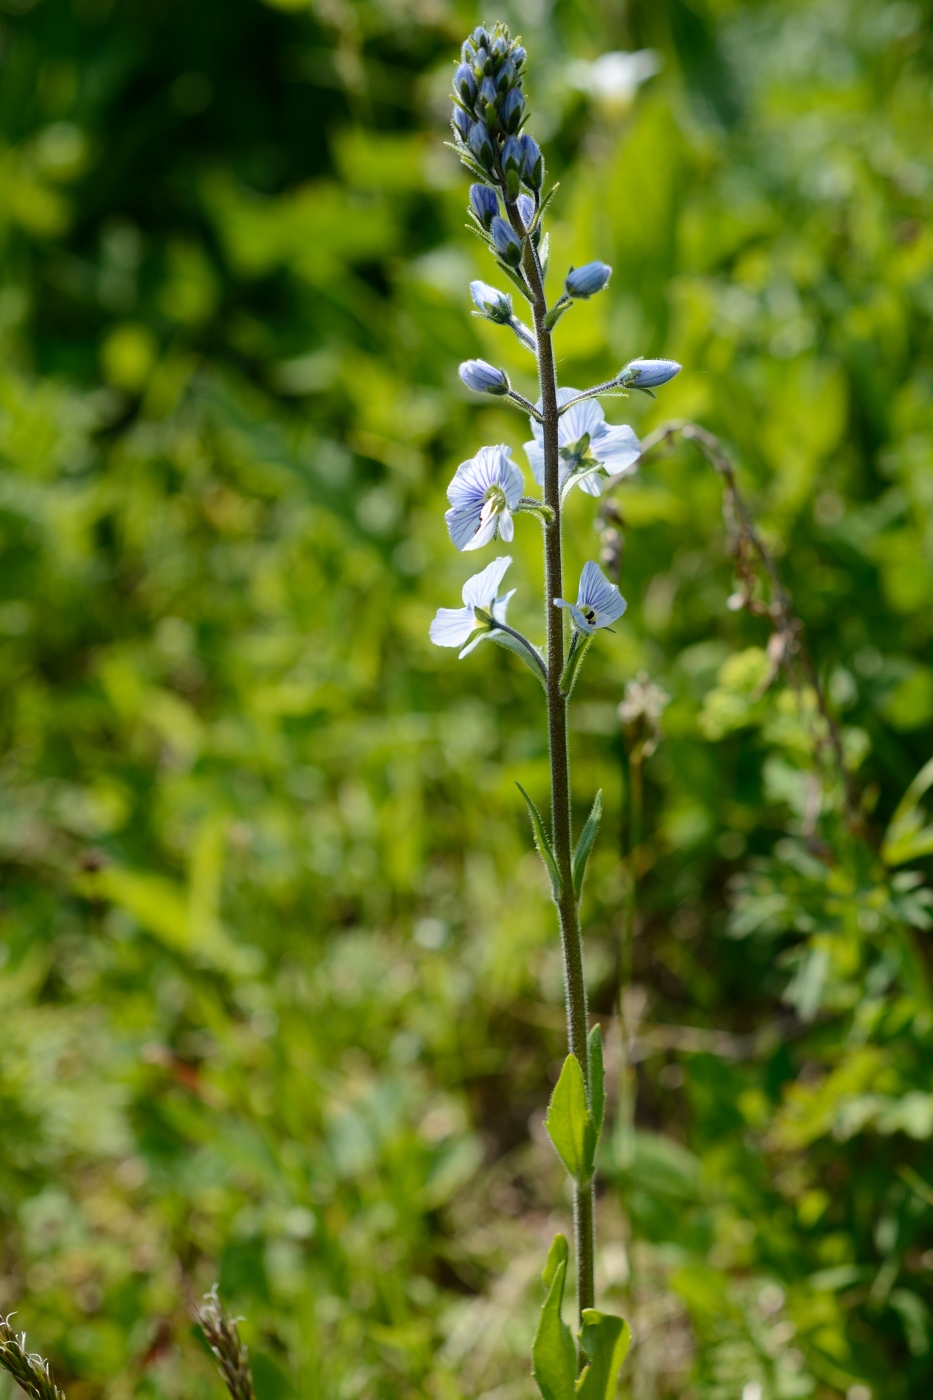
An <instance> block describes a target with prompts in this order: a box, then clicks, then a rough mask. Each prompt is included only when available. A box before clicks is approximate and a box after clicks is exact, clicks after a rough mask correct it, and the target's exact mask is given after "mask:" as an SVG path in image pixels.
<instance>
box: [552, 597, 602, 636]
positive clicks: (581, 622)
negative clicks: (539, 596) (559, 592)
mask: <svg viewBox="0 0 933 1400" xmlns="http://www.w3.org/2000/svg"><path fill="white" fill-rule="evenodd" d="M554 606H555V608H566V609H567V611H568V612H569V613H570V616H571V617H572V618H573V620H574V624H575V625H576V626H577V627H578V628H579V629H580V631H581V632H595V631H596V628H595V627H594V626H593V624H592V623H591V622H587V620H586V618H585V617H584V616H583V614H582V612H581V611H580V609H579V608H578V607H577V605H576V603H567V602H565V601H564V599H563V598H555V599H554Z"/></svg>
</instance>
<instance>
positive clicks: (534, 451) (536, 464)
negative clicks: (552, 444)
mask: <svg viewBox="0 0 933 1400" xmlns="http://www.w3.org/2000/svg"><path fill="white" fill-rule="evenodd" d="M524 448H525V456H526V457H527V458H528V465H529V467H531V474H532V476H533V477H534V479H535V481H536V482H537V483H538V485H539V486H543V485H544V448H543V447H542V445H541V443H540V442H526V443H525V444H524Z"/></svg>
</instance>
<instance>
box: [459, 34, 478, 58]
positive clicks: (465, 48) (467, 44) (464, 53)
mask: <svg viewBox="0 0 933 1400" xmlns="http://www.w3.org/2000/svg"><path fill="white" fill-rule="evenodd" d="M475 58H476V46H475V45H474V44H473V43H472V42H471V41H470V40H469V39H464V41H463V45H462V47H461V49H460V61H461V62H462V63H472V62H473V61H474V59H475Z"/></svg>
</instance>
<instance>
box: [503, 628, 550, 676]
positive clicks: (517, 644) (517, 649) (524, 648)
mask: <svg viewBox="0 0 933 1400" xmlns="http://www.w3.org/2000/svg"><path fill="white" fill-rule="evenodd" d="M489 640H490V641H491V642H497V643H498V645H499V646H500V647H505V648H506V650H507V651H514V653H515V655H516V656H520V657H521V659H522V660H523V661H524V663H525V665H526V666H527V667H528V669H529V671H531V673H532V674H533V675H535V676H537V678H538V680H539V681H540V682H541V684H542V685H543V686H545V687H546V686H547V672H546V670H545V665H544V657H543V656H542V655H541V652H540V650H539V649H538V647H536V646H535V644H534V643H533V642H529V641H527V639H526V640H525V641H522V640H520V639H519V638H518V637H516V636H515V635H514V634H513V633H512V632H504V631H503V630H502V629H501V628H496V630H495V631H494V632H490V634H489ZM535 657H537V658H538V661H537V664H536V663H535Z"/></svg>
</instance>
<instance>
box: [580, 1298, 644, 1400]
mask: <svg viewBox="0 0 933 1400" xmlns="http://www.w3.org/2000/svg"><path fill="white" fill-rule="evenodd" d="M578 1336H579V1338H580V1350H581V1351H582V1352H583V1355H584V1356H585V1357H586V1358H587V1361H588V1363H589V1364H588V1365H587V1367H586V1370H585V1371H584V1372H583V1374H582V1375H581V1376H580V1379H579V1380H578V1381H577V1383H576V1395H577V1400H615V1394H616V1388H617V1386H618V1382H619V1371H620V1369H621V1367H622V1362H623V1361H624V1360H625V1358H626V1356H627V1355H628V1349H629V1346H630V1345H631V1341H632V1334H631V1332H630V1331H629V1325H628V1323H627V1322H623V1321H622V1319H621V1317H612V1316H611V1315H610V1314H609V1313H601V1312H597V1311H596V1309H595V1308H586V1309H585V1310H584V1312H583V1326H582V1327H581V1328H580V1331H579V1333H578Z"/></svg>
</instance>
